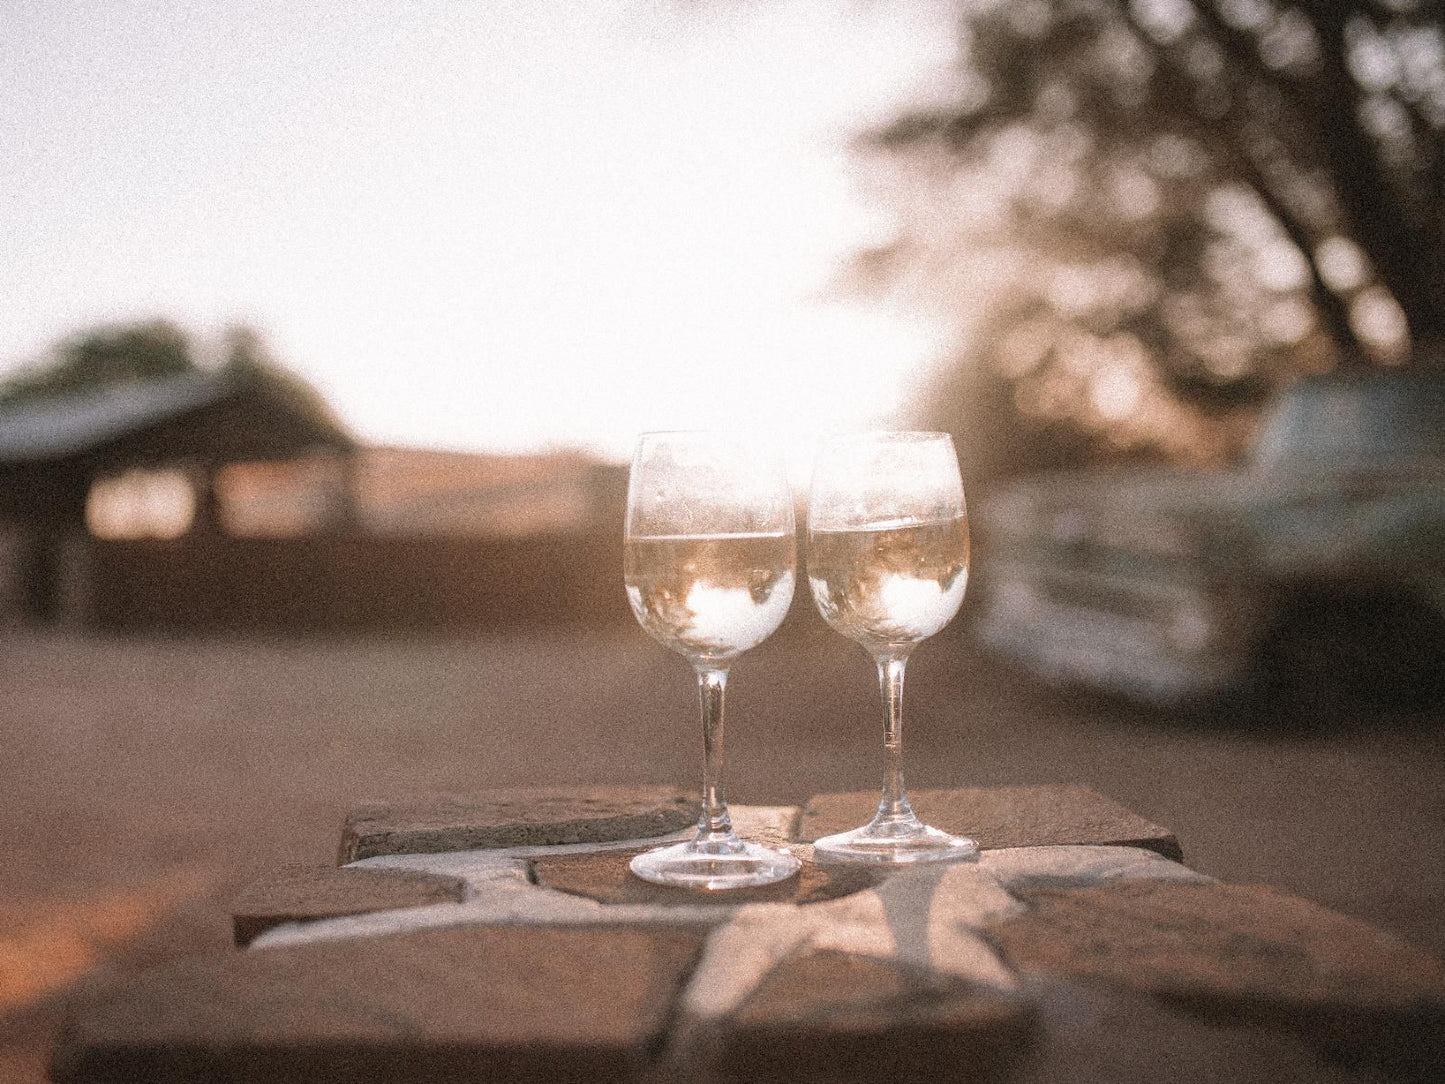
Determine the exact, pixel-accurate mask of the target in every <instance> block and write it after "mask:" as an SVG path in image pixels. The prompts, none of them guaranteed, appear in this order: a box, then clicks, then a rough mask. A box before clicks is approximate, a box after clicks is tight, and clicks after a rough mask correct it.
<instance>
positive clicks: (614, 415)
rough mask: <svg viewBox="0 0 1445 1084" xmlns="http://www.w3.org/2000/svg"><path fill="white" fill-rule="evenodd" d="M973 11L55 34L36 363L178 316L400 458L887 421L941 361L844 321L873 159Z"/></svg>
mask: <svg viewBox="0 0 1445 1084" xmlns="http://www.w3.org/2000/svg"><path fill="white" fill-rule="evenodd" d="M949 10H950V5H948V4H946V3H943V2H936V0H930V2H926V3H920V4H914V5H908V6H906V7H904V8H901V9H900V8H897V7H892V6H883V5H879V6H870V5H858V4H853V3H845V2H841V0H840V2H836V3H819V2H812V0H810V2H804V0H792V2H780V3H776V4H771V3H770V4H765V5H762V4H758V5H754V4H728V3H723V4H713V5H709V4H702V5H691V4H671V5H669V4H661V5H659V4H653V3H651V2H643V0H612V2H607V3H597V4H581V5H560V6H559V5H555V4H549V3H545V2H543V0H532V2H523V3H514V4H451V3H440V2H423V3H419V4H412V5H406V6H405V7H404V8H401V9H398V8H396V7H394V6H391V5H367V4H356V3H352V2H349V0H326V2H320V3H316V4H307V5H301V6H288V5H265V6H262V7H259V8H258V7H254V6H250V5H246V6H243V7H235V8H231V7H227V6H224V5H220V6H209V5H208V6H206V7H205V8H204V9H197V8H196V7H195V6H194V5H190V4H183V3H181V2H180V0H162V2H160V3H156V4H149V5H142V6H139V7H136V6H132V7H129V8H127V9H126V11H125V12H124V14H122V15H116V14H114V13H102V12H101V11H100V9H99V8H96V9H94V10H92V9H91V8H88V7H86V6H84V5H79V6H77V5H56V6H52V5H44V4H40V5H25V6H24V8H23V10H21V11H19V12H15V13H11V16H10V19H11V22H10V24H9V26H8V28H7V29H8V30H9V31H10V33H8V34H6V35H5V36H4V37H3V39H0V66H3V68H4V70H5V71H6V72H7V73H9V75H8V79H7V92H6V94H5V95H4V96H3V98H0V124H3V125H4V126H6V127H9V128H11V129H14V130H16V131H21V130H23V131H26V132H27V133H29V134H30V139H29V142H28V145H29V146H30V147H33V148H43V151H41V150H36V151H35V152H34V153H27V154H26V156H25V157H23V158H20V159H19V162H20V163H21V166H22V168H21V169H20V171H19V175H18V176H12V175H9V174H7V186H6V200H7V221H8V222H9V223H10V224H11V227H12V228H11V236H10V237H9V238H8V243H7V244H6V245H5V246H3V247H0V285H3V287H4V293H5V296H6V303H7V320H6V327H5V328H4V329H3V330H0V364H8V363H18V362H20V361H22V360H23V359H24V358H25V356H26V355H27V354H30V353H34V352H37V351H39V350H40V349H42V348H43V347H45V346H46V345H48V344H49V343H51V342H53V341H55V339H56V338H58V337H59V336H60V335H62V334H64V333H66V332H68V331H70V330H71V329H73V328H75V327H77V326H84V325H86V324H89V323H93V322H95V321H98V320H102V319H117V318H125V317H130V316H135V315H151V314H156V313H159V314H162V315H168V316H171V317H173V318H175V319H178V320H180V321H182V322H184V323H187V324H189V325H191V326H195V327H200V328H203V329H217V328H219V327H221V326H222V325H223V324H224V323H226V322H227V321H231V320H238V319H239V320H245V321H249V322H252V323H254V324H255V325H256V326H258V327H259V328H260V329H262V330H263V331H264V332H265V333H267V335H268V336H269V337H270V339H271V341H272V345H273V346H274V348H275V350H276V353H277V354H278V355H279V356H280V357H281V358H283V359H284V360H286V361H287V362H288V363H290V364H292V365H294V366H295V367H296V368H297V369H299V370H300V371H301V372H302V373H303V375H305V376H307V377H308V378H310V379H312V380H313V381H315V382H316V383H317V384H318V385H319V387H320V389H321V390H322V391H323V393H324V394H326V395H327V396H328V397H329V398H330V399H331V400H332V401H333V403H334V404H335V405H336V407H337V408H338V409H339V411H340V413H341V414H342V416H343V417H344V418H345V419H346V420H347V421H348V422H350V423H351V424H353V425H354V426H355V427H356V428H357V429H358V430H359V431H360V433H361V434H362V435H363V436H364V437H367V438H370V439H372V440H376V441H381V442H386V443H404V444H424V445H434V446H443V447H457V448H469V449H492V450H524V449H539V448H542V447H546V446H553V445H558V444H564V445H578V446H584V447H589V448H592V449H595V450H600V451H602V452H605V453H607V454H609V455H612V456H616V457H625V456H626V454H627V452H628V450H629V447H630V444H631V441H632V437H633V434H634V433H636V432H637V431H639V430H642V429H650V428H678V427H694V426H700V425H724V424H725V425H738V426H744V427H747V426H751V427H756V428H759V429H762V430H771V431H773V432H787V433H789V434H792V435H794V437H795V443H796V444H797V445H798V446H799V447H802V446H805V445H809V442H810V440H811V437H812V435H813V434H815V433H817V432H820V431H824V430H828V429H835V428H844V427H851V426H856V425H859V424H869V423H875V422H878V421H881V420H887V419H889V418H890V417H891V415H892V414H893V412H894V411H895V410H896V409H897V408H898V406H899V405H900V400H901V397H902V395H903V391H904V388H905V385H906V384H907V383H908V381H909V380H910V379H912V378H915V377H916V375H917V373H918V371H919V370H920V368H921V367H922V366H923V364H924V363H925V359H927V358H928V357H930V356H931V355H933V354H934V353H935V352H936V350H937V348H938V346H939V336H940V333H939V332H938V331H937V329H935V328H933V327H932V326H931V325H926V324H921V323H911V322H909V321H907V320H905V319H904V318H903V317H901V316H897V315H893V314H885V313H880V312H877V311H872V310H870V309H869V308H867V307H866V305H865V303H862V302H860V303H858V304H856V305H845V304H841V303H832V304H830V303H825V302H822V301H819V300H817V296H818V294H819V293H820V292H821V291H823V290H824V288H825V284H826V283H827V282H828V280H829V278H830V276H831V275H832V274H833V273H834V271H835V268H836V266H837V261H838V260H839V259H840V258H841V257H842V256H843V255H845V254H846V253H848V252H849V251H850V250H851V249H852V248H853V247H854V246H855V245H856V244H857V243H858V242H859V240H860V238H870V239H872V238H876V235H877V223H876V221H875V219H874V216H873V215H872V214H871V213H870V212H869V211H868V210H867V209H866V207H865V206H864V204H863V202H862V200H863V197H862V195H861V194H860V193H856V192H854V191H853V189H852V179H851V176H850V173H849V169H848V165H847V158H846V154H845V152H844V150H843V147H844V145H845V142H846V140H847V139H848V138H849V137H850V135H851V134H852V133H853V132H855V131H856V130H857V129H858V128H860V127H861V126H863V125H864V124H866V123H867V122H868V121H869V120H877V119H882V118H884V117H887V116H889V115H891V114H892V113H893V112H895V111H896V109H897V108H898V107H899V105H900V103H901V102H902V101H903V100H904V99H905V98H906V97H908V96H912V95H916V94H918V93H933V91H932V90H931V89H930V86H931V84H932V83H933V82H937V81H939V80H941V79H942V76H941V75H940V74H939V73H941V72H944V71H945V70H946V69H947V68H948V67H949V65H950V62H951V61H952V59H953V56H954V50H955V43H954V34H953V26H952V21H951V19H949V18H948V17H947V13H948V11H949ZM17 23H18V24H19V25H17ZM809 446H810V445H809Z"/></svg>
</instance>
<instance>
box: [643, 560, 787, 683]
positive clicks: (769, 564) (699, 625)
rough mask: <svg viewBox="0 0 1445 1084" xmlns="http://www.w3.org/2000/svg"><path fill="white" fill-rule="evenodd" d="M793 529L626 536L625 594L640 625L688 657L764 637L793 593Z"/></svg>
mask: <svg viewBox="0 0 1445 1084" xmlns="http://www.w3.org/2000/svg"><path fill="white" fill-rule="evenodd" d="M793 551H794V545H793V535H792V533H791V532H789V533H788V534H769V535H708V536H667V537H643V538H629V539H627V540H626V543H625V545H624V548H623V578H624V580H626V582H627V601H628V602H630V603H631V604H632V612H633V613H634V614H636V615H637V620H638V621H639V622H640V623H641V625H642V627H643V628H644V629H646V630H647V631H648V633H649V634H651V635H652V636H653V637H654V638H656V639H657V640H660V641H661V642H662V643H664V644H666V645H667V646H668V647H670V648H672V650H674V651H676V652H679V653H680V654H682V655H686V656H687V657H688V658H689V659H693V660H722V659H728V658H731V657H732V656H734V655H737V654H739V653H740V652H743V651H747V650H748V649H749V648H752V647H756V646H757V645H758V644H760V643H762V642H763V641H764V640H765V639H767V638H768V636H770V635H771V634H772V632H773V630H774V629H776V628H777V627H778V625H779V624H781V623H782V620H783V616H784V615H785V614H786V613H787V612H788V605H789V603H791V602H792V599H793V562H794V552H793Z"/></svg>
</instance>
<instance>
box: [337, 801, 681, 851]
mask: <svg viewBox="0 0 1445 1084" xmlns="http://www.w3.org/2000/svg"><path fill="white" fill-rule="evenodd" d="M697 817H698V799H697V794H696V792H690V791H684V790H682V789H681V788H679V787H610V786H594V787H518V788H510V789H502V790H488V791H480V792H478V793H476V794H470V795H454V794H443V795H433V796H430V797H425V798H414V799H399V800H395V801H377V802H369V803H367V804H365V805H363V806H361V807H359V808H357V809H354V810H352V812H351V813H350V814H348V815H347V818H346V824H345V826H344V827H343V829H342V835H341V852H340V864H341V865H346V864H347V863H349V862H355V861H357V860H359V859H362V858H373V857H376V856H377V855H384V854H437V853H441V852H446V851H465V850H471V849H474V848H499V847H534V846H555V845H558V844H566V843H603V842H609V841H612V840H619V839H649V838H653V837H656V836H664V835H667V834H669V833H671V832H676V831H679V830H680V829H683V828H686V827H688V826H689V825H691V824H694V823H696V821H697Z"/></svg>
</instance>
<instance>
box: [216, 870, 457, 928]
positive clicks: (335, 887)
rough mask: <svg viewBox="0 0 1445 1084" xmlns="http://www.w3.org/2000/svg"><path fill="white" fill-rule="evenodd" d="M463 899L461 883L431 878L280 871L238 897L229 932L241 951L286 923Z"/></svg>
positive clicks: (387, 872)
mask: <svg viewBox="0 0 1445 1084" xmlns="http://www.w3.org/2000/svg"><path fill="white" fill-rule="evenodd" d="M466 895H467V885H466V882H465V881H463V880H461V879H460V878H456V877H446V876H441V875H438V874H432V873H414V872H407V871H400V870H374V869H337V868H335V867H333V866H283V867H282V868H280V869H277V870H275V871H274V872H272V873H270V874H267V875H266V876H265V877H262V878H260V879H259V880H257V881H254V882H252V883H251V884H250V885H248V886H247V887H246V888H245V889H244V890H242V891H241V893H240V894H239V895H237V897H236V898H235V899H234V900H233V901H232V903H231V927H232V932H233V935H234V937H235V941H236V944H237V945H242V946H244V945H248V944H250V943H251V942H252V941H254V940H255V939H256V938H257V937H259V936H260V935H261V934H263V933H265V932H266V931H267V930H270V929H273V928H275V927H276V926H280V925H282V924H283V923H287V922H307V921H313V920H316V919H323V918H337V917H339V916H342V915H359V914H366V913H368V912H372V911H395V910H399V909H402V908H406V907H422V906H425V905H427V904H432V903H449V902H450V903H457V902H460V901H461V900H463V899H465V898H466Z"/></svg>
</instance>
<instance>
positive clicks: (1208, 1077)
mask: <svg viewBox="0 0 1445 1084" xmlns="http://www.w3.org/2000/svg"><path fill="white" fill-rule="evenodd" d="M1025 990H1026V992H1027V993H1028V994H1029V995H1031V996H1032V999H1033V1002H1034V1004H1035V1005H1036V1006H1037V1013H1038V1026H1037V1027H1036V1029H1035V1033H1034V1037H1035V1041H1034V1043H1033V1044H1032V1047H1031V1049H1029V1050H1028V1051H1027V1052H1025V1053H1024V1055H1023V1056H1022V1057H1021V1058H1020V1059H1019V1060H1018V1063H1017V1064H1016V1065H1014V1066H1011V1068H1012V1070H1013V1071H1012V1072H1011V1073H1010V1074H1009V1076H1008V1078H1007V1079H1008V1084H1082V1082H1089V1084H1095V1082H1097V1084H1160V1082H1161V1081H1162V1082H1166V1084H1382V1081H1381V1078H1380V1076H1379V1075H1378V1074H1376V1073H1373V1072H1370V1071H1369V1070H1367V1069H1365V1070H1363V1071H1360V1070H1357V1069H1352V1068H1351V1067H1348V1066H1344V1065H1341V1064H1338V1063H1335V1062H1333V1061H1331V1060H1330V1059H1329V1058H1328V1056H1327V1055H1326V1054H1325V1052H1323V1051H1321V1050H1320V1049H1318V1048H1317V1047H1316V1046H1315V1045H1313V1044H1311V1043H1309V1042H1308V1041H1306V1040H1305V1039H1303V1038H1301V1037H1300V1036H1298V1035H1293V1034H1291V1033H1289V1032H1287V1031H1279V1030H1275V1029H1270V1028H1260V1027H1249V1026H1242V1025H1230V1024H1225V1023H1220V1022H1213V1021H1208V1020H1202V1019H1200V1018H1199V1017H1198V1016H1196V1015H1194V1014H1191V1013H1189V1012H1186V1011H1182V1010H1180V1009H1178V1008H1175V1007H1171V1006H1169V1005H1168V1004H1166V1003H1164V1002H1162V1001H1159V1000H1158V999H1156V998H1152V997H1148V996H1146V995H1143V994H1139V993H1136V992H1133V991H1130V990H1126V989H1124V988H1122V987H1109V986H1104V985H1100V984H1090V983H1078V982H1061V981H1057V980H1054V981H1049V982H1031V983H1029V984H1027V985H1026V987H1025Z"/></svg>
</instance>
